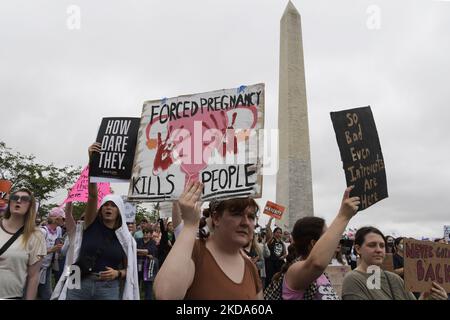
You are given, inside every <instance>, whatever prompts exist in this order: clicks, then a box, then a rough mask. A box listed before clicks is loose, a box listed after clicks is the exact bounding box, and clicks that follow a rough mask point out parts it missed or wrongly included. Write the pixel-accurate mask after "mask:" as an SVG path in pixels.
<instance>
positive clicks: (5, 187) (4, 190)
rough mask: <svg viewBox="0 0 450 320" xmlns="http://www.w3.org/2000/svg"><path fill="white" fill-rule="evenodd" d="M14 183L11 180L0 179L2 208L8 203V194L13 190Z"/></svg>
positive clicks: (0, 206) (0, 203) (0, 205)
mask: <svg viewBox="0 0 450 320" xmlns="http://www.w3.org/2000/svg"><path fill="white" fill-rule="evenodd" d="M11 186H12V183H11V181H9V180H3V179H2V180H0V208H2V207H5V206H6V205H8V200H7V199H8V195H9V192H10V190H11Z"/></svg>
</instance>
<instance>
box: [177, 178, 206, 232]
mask: <svg viewBox="0 0 450 320" xmlns="http://www.w3.org/2000/svg"><path fill="white" fill-rule="evenodd" d="M202 190H203V184H202V183H200V182H198V181H197V182H195V183H193V182H190V183H189V184H188V185H187V186H186V188H185V189H184V191H183V193H182V194H181V196H180V199H179V200H178V203H179V205H180V210H181V216H182V218H183V220H184V223H185V224H186V225H195V226H198V223H199V221H200V207H201V202H200V197H201V195H202Z"/></svg>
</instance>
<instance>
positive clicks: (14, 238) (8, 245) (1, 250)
mask: <svg viewBox="0 0 450 320" xmlns="http://www.w3.org/2000/svg"><path fill="white" fill-rule="evenodd" d="M23 229H24V226H22V227H21V228H20V229H19V230H17V231H16V233H14V235H13V236H12V237H11V238H9V240H8V241H6V243H5V244H4V245H3V247H2V248H1V249H0V256H1V255H2V254H3V253H4V252H5V251H6V250H8V248H9V247H10V246H11V245H12V244H13V243H14V241H16V239H17V238H18V237H20V235H21V234H22V233H23Z"/></svg>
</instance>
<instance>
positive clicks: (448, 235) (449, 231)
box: [444, 226, 450, 243]
mask: <svg viewBox="0 0 450 320" xmlns="http://www.w3.org/2000/svg"><path fill="white" fill-rule="evenodd" d="M444 239H445V240H446V241H447V242H448V243H450V226H444Z"/></svg>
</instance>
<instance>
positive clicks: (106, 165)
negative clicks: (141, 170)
mask: <svg viewBox="0 0 450 320" xmlns="http://www.w3.org/2000/svg"><path fill="white" fill-rule="evenodd" d="M139 122H140V119H139V118H103V119H102V123H101V124H100V129H99V131H98V135H97V140H96V141H97V142H99V143H101V145H102V146H101V151H100V152H99V153H97V152H95V153H94V154H93V155H92V162H91V164H90V168H91V169H90V172H89V173H90V178H91V181H92V182H129V180H130V177H131V168H132V166H133V158H134V151H135V148H136V140H137V133H138V129H139Z"/></svg>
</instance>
